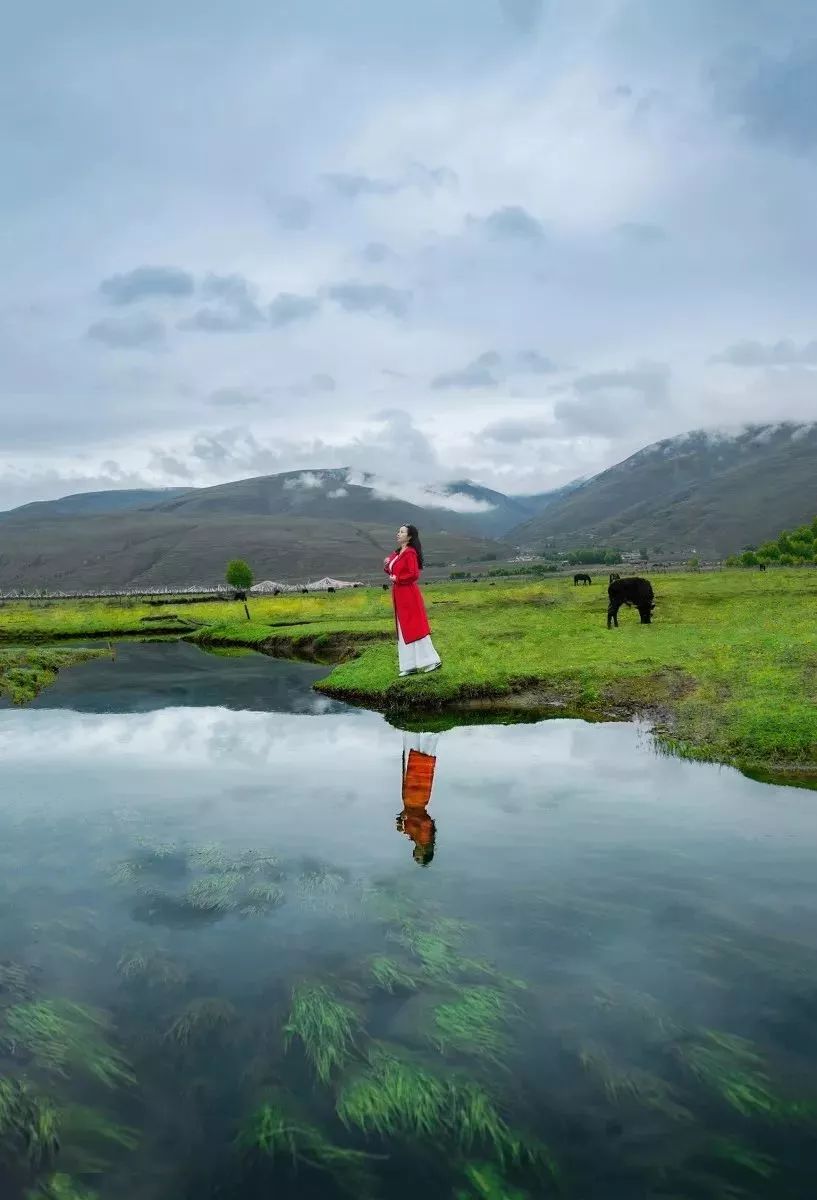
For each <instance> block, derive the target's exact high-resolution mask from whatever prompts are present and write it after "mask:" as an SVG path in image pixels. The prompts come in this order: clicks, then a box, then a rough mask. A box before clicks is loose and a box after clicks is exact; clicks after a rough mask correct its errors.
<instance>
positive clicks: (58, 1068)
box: [3, 1000, 134, 1087]
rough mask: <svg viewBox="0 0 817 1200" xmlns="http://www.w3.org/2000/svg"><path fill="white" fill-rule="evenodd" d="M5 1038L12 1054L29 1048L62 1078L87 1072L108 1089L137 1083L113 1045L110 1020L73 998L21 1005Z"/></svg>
mask: <svg viewBox="0 0 817 1200" xmlns="http://www.w3.org/2000/svg"><path fill="white" fill-rule="evenodd" d="M5 1024H6V1032H5V1033H4V1034H3V1040H4V1041H5V1042H6V1044H7V1045H8V1047H9V1049H10V1050H11V1052H12V1053H15V1052H16V1051H17V1050H18V1049H21V1048H22V1049H24V1050H25V1051H27V1052H28V1053H29V1054H31V1055H32V1057H33V1058H34V1061H35V1062H36V1063H37V1065H38V1066H39V1067H41V1068H43V1069H45V1070H48V1071H53V1072H54V1073H56V1074H58V1075H67V1073H68V1070H69V1068H70V1069H71V1070H75V1071H81V1072H85V1073H87V1074H89V1075H91V1076H93V1077H94V1078H95V1079H97V1080H99V1082H100V1083H103V1084H104V1085H105V1086H106V1087H117V1086H119V1085H120V1084H125V1083H133V1082H134V1077H133V1074H132V1073H131V1070H130V1067H129V1066H128V1064H127V1062H126V1060H125V1059H124V1057H123V1056H122V1055H121V1054H120V1053H119V1051H118V1050H115V1049H114V1048H113V1047H112V1046H111V1045H110V1043H109V1042H108V1031H109V1024H108V1021H107V1019H106V1018H105V1017H104V1016H103V1015H102V1014H101V1013H98V1012H96V1011H94V1010H93V1009H90V1008H85V1007H83V1006H82V1005H80V1004H74V1003H72V1002H71V1001H69V1000H38V1001H32V1002H29V1003H23V1004H17V1005H14V1007H12V1008H10V1009H9V1010H8V1011H7V1013H6V1020H5Z"/></svg>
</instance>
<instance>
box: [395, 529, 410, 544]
mask: <svg viewBox="0 0 817 1200" xmlns="http://www.w3.org/2000/svg"><path fill="white" fill-rule="evenodd" d="M408 540H409V531H408V530H407V529H406V527H405V525H401V526H400V528H399V529H398V530H397V544H398V545H399V546H406V545H408Z"/></svg>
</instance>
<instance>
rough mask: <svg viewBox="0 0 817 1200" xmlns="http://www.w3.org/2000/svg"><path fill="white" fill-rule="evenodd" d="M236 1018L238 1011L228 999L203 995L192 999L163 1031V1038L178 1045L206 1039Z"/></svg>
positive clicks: (187, 1044)
mask: <svg viewBox="0 0 817 1200" xmlns="http://www.w3.org/2000/svg"><path fill="white" fill-rule="evenodd" d="M237 1019H238V1012H237V1010H236V1008H235V1006H234V1005H233V1004H230V1002H229V1000H221V999H219V998H218V997H204V998H202V999H199V1000H193V1001H192V1002H191V1003H190V1004H188V1005H187V1007H186V1008H185V1009H184V1011H183V1012H181V1013H179V1015H178V1017H176V1019H175V1021H173V1023H172V1025H171V1026H170V1028H169V1029H168V1030H167V1032H166V1033H165V1040H166V1041H169V1042H175V1043H176V1044H177V1045H178V1046H183V1047H184V1046H189V1045H191V1043H193V1042H202V1041H206V1040H207V1039H208V1038H210V1037H213V1036H215V1035H217V1034H219V1033H221V1032H223V1030H225V1029H226V1028H227V1027H228V1026H230V1025H232V1024H233V1023H234V1022H235V1021H236V1020H237Z"/></svg>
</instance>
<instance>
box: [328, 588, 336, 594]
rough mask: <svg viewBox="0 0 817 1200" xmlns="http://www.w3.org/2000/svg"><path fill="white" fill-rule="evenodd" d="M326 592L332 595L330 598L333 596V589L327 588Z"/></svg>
mask: <svg viewBox="0 0 817 1200" xmlns="http://www.w3.org/2000/svg"><path fill="white" fill-rule="evenodd" d="M326 590H327V592H329V594H330V595H332V596H333V595H334V594H335V589H334V588H327V589H326Z"/></svg>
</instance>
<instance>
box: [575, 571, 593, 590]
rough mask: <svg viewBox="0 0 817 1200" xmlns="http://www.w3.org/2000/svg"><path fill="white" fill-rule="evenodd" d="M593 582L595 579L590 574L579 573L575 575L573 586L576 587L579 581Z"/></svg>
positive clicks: (584, 582)
mask: <svg viewBox="0 0 817 1200" xmlns="http://www.w3.org/2000/svg"><path fill="white" fill-rule="evenodd" d="M592 582H593V581H592V579H591V578H590V576H589V575H584V574H582V573H579V574H578V575H574V576H573V586H574V587H575V586H576V585H577V584H579V583H583V584H588V583H592Z"/></svg>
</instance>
